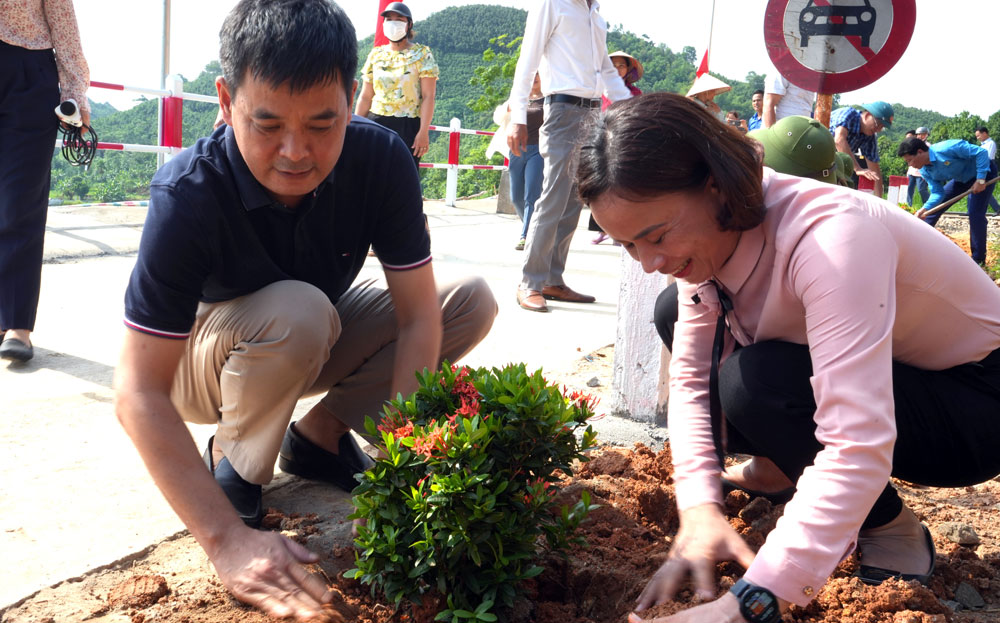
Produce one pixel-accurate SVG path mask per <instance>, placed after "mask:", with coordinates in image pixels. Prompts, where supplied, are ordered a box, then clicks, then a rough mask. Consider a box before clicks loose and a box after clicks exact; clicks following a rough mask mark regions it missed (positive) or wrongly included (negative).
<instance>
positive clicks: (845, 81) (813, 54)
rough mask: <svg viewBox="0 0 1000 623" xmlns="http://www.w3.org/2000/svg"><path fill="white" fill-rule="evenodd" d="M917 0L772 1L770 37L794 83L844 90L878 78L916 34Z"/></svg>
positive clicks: (780, 66) (770, 48) (778, 63)
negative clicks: (914, 31) (914, 30)
mask: <svg viewBox="0 0 1000 623" xmlns="http://www.w3.org/2000/svg"><path fill="white" fill-rule="evenodd" d="M916 16H917V8H916V4H915V0H768V3H767V10H766V12H765V14H764V42H765V44H766V45H767V54H768V56H770V57H771V62H772V63H774V66H775V68H777V70H778V71H779V72H780V73H781V75H783V76H784V77H785V78H786V79H787V80H788V81H789V82H791V83H792V84H794V85H796V86H799V87H802V88H803V89H809V90H810V91H817V92H819V93H843V92H845V91H853V90H855V89H860V88H861V87H863V86H867V85H869V84H871V83H872V82H875V81H876V80H878V79H879V78H881V77H882V76H883V75H885V73H886V72H888V71H889V70H890V69H891V68H892V66H893V65H895V64H896V61H898V60H899V59H900V57H901V56H902V55H903V52H904V51H905V50H906V46H907V45H909V43H910V36H911V35H912V34H913V24H914V23H915V22H916Z"/></svg>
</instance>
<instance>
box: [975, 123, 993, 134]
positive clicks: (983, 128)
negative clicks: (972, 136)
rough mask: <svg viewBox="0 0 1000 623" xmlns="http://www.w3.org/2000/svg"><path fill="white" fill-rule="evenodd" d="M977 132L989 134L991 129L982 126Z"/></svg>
mask: <svg viewBox="0 0 1000 623" xmlns="http://www.w3.org/2000/svg"><path fill="white" fill-rule="evenodd" d="M976 132H982V133H983V134H989V133H990V129H989V128H987V127H986V126H984V125H981V126H979V127H978V128H976Z"/></svg>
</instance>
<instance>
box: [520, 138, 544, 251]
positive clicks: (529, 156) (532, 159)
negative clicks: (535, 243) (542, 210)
mask: <svg viewBox="0 0 1000 623" xmlns="http://www.w3.org/2000/svg"><path fill="white" fill-rule="evenodd" d="M526 150H527V152H526V162H525V164H524V216H523V217H522V218H521V220H522V221H524V225H523V227H522V228H521V237H522V238H527V237H528V225H529V224H530V223H531V215H532V214H533V213H534V211H535V202H536V201H538V198H539V197H541V196H542V178H543V176H544V168H545V167H544V165H545V161H544V160H542V155H541V154H540V153H538V145H528V146H527V147H526Z"/></svg>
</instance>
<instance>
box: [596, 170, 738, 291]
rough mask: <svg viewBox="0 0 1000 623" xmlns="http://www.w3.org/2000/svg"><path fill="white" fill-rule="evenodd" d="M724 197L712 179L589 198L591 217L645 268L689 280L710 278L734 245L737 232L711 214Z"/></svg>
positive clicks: (727, 257) (713, 213) (730, 252)
mask: <svg viewBox="0 0 1000 623" xmlns="http://www.w3.org/2000/svg"><path fill="white" fill-rule="evenodd" d="M721 201H722V198H721V196H720V195H719V192H718V191H717V190H716V188H715V186H713V185H712V183H711V182H709V184H707V185H706V187H705V188H704V189H699V190H685V191H678V192H672V193H667V194H664V195H659V196H658V197H655V198H651V199H642V200H638V201H636V200H632V199H625V198H623V197H620V196H618V195H615V194H613V193H605V194H603V195H601V196H599V197H598V198H597V199H595V200H594V201H592V202H591V204H590V209H591V211H592V213H593V215H594V220H596V221H597V223H598V224H599V225H600V226H601V228H602V229H604V231H605V232H607V234H608V235H609V236H611V237H612V238H614V239H615V240H617V241H618V242H620V243H621V244H622V246H624V247H625V250H626V251H628V253H629V255H631V256H632V259H634V260H636V261H637V262H639V263H640V264H642V268H643V270H644V271H646V272H647V273H651V272H654V271H655V272H660V273H663V274H667V275H673V276H674V277H675V278H676V279H679V280H682V281H686V282H689V283H701V282H703V281H706V280H708V279H710V278H711V277H712V276H714V275H715V274H716V273H718V271H719V269H721V268H722V266H723V265H724V264H725V263H726V260H728V259H729V257H730V256H731V255H732V254H733V251H734V250H735V249H736V243H737V242H739V239H740V232H738V231H722V230H720V229H719V225H718V223H717V222H716V220H715V214H716V211H717V209H718V208H719V205H720V204H721Z"/></svg>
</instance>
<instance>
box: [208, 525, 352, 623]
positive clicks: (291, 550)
mask: <svg viewBox="0 0 1000 623" xmlns="http://www.w3.org/2000/svg"><path fill="white" fill-rule="evenodd" d="M317 560H319V557H318V556H316V554H314V553H312V552H310V551H309V550H308V549H306V548H305V547H303V546H302V545H299V544H298V543H296V542H294V541H292V540H291V539H288V538H286V537H284V536H282V535H280V534H275V533H273V532H261V531H259V530H252V529H250V528H244V529H241V530H239V531H237V532H236V533H235V534H233V535H231V538H230V539H228V543H227V544H226V546H225V547H223V548H222V549H220V550H219V551H218V552H217V553H216V555H215V556H214V557H213V558H212V564H214V565H215V570H216V572H218V574H219V579H220V580H222V583H223V584H224V585H225V586H226V588H227V589H229V591H230V592H232V594H233V595H234V596H235V597H236V598H237V599H239V600H240V601H244V602H246V603H248V604H251V605H253V606H257V607H258V608H260V609H261V610H263V611H264V612H266V613H268V614H270V615H272V616H277V617H282V618H294V619H297V620H300V621H306V620H309V621H328V620H329V616H328V615H327V614H326V613H325V612H324V609H323V605H324V604H327V603H330V601H331V599H332V597H333V595H332V593H330V591H329V590H328V589H327V586H326V584H324V583H323V581H322V580H321V579H319V578H318V577H317V576H315V575H313V574H311V573H309V572H308V571H306V569H305V567H303V566H302V565H303V564H304V563H314V562H316V561H317Z"/></svg>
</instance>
